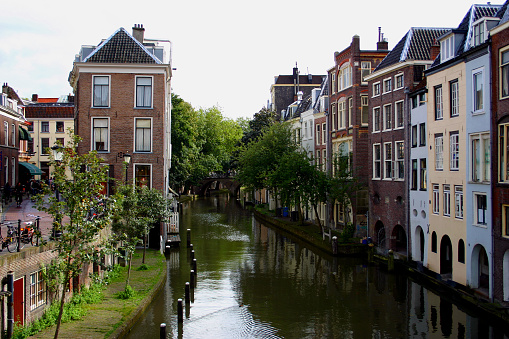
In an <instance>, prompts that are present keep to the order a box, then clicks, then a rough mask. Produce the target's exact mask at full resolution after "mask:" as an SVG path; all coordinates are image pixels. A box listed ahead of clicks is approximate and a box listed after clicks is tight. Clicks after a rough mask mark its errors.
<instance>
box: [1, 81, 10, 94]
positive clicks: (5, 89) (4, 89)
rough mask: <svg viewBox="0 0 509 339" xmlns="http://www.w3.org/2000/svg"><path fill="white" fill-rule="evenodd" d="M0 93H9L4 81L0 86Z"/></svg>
mask: <svg viewBox="0 0 509 339" xmlns="http://www.w3.org/2000/svg"><path fill="white" fill-rule="evenodd" d="M2 93H5V94H9V85H8V84H7V83H6V82H4V84H3V86H2Z"/></svg>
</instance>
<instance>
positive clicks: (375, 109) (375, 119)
mask: <svg viewBox="0 0 509 339" xmlns="http://www.w3.org/2000/svg"><path fill="white" fill-rule="evenodd" d="M380 111H381V109H380V106H378V107H373V133H378V132H380V123H381V122H380V120H381V119H380V118H381V117H380ZM377 112H378V113H377ZM377 115H378V117H377Z"/></svg>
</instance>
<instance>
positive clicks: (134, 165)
mask: <svg viewBox="0 0 509 339" xmlns="http://www.w3.org/2000/svg"><path fill="white" fill-rule="evenodd" d="M138 166H149V168H150V182H149V185H148V188H152V181H153V180H154V177H153V168H152V164H148V163H135V164H133V173H134V175H133V184H134V185H136V186H137V183H136V167H138Z"/></svg>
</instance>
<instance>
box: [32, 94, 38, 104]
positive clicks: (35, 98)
mask: <svg viewBox="0 0 509 339" xmlns="http://www.w3.org/2000/svg"><path fill="white" fill-rule="evenodd" d="M32 101H33V102H37V101H39V95H38V94H32Z"/></svg>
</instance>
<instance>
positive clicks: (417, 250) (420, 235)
mask: <svg viewBox="0 0 509 339" xmlns="http://www.w3.org/2000/svg"><path fill="white" fill-rule="evenodd" d="M413 240H414V242H413V244H412V257H413V258H415V260H416V261H420V262H424V250H425V249H426V241H425V240H426V239H425V238H424V231H423V230H422V227H421V226H417V227H416V228H415V232H414V236H413Z"/></svg>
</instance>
